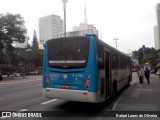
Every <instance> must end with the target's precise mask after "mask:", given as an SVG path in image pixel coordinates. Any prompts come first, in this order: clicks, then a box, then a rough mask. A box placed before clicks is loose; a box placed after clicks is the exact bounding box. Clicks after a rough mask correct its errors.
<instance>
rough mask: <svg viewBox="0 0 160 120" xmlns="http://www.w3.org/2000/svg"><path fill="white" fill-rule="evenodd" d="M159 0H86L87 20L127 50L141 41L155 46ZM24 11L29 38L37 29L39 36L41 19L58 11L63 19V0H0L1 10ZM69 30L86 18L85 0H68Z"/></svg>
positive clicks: (107, 37)
mask: <svg viewBox="0 0 160 120" xmlns="http://www.w3.org/2000/svg"><path fill="white" fill-rule="evenodd" d="M157 3H160V0H86V7H87V21H88V23H89V24H93V25H94V26H95V27H96V28H97V29H98V30H99V31H100V29H101V33H102V34H101V35H102V40H103V41H104V42H106V43H108V44H109V45H111V46H113V47H115V41H114V40H113V39H114V38H115V37H117V38H118V39H119V40H118V41H117V43H118V45H117V46H118V49H119V50H120V51H122V52H125V53H128V52H129V50H130V52H131V51H132V50H138V49H139V48H140V47H142V45H145V46H146V47H154V33H153V27H154V26H155V25H156V24H157V21H156V4H157ZM7 12H9V13H12V14H16V13H19V14H21V16H22V17H24V20H25V26H26V28H27V29H28V36H29V37H30V42H31V41H32V38H33V32H34V29H35V30H36V32H37V35H38V37H39V30H38V19H39V18H40V17H43V16H46V15H50V14H55V15H59V16H61V18H62V19H63V3H62V0H0V13H3V14H5V13H7ZM66 13H67V18H66V19H67V31H71V30H72V27H73V26H79V24H80V22H83V21H84V0H68V2H67V11H66Z"/></svg>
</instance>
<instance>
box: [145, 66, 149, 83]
mask: <svg viewBox="0 0 160 120" xmlns="http://www.w3.org/2000/svg"><path fill="white" fill-rule="evenodd" d="M144 76H145V78H146V79H147V82H148V84H150V80H149V77H150V71H149V69H148V68H147V67H145V69H144Z"/></svg>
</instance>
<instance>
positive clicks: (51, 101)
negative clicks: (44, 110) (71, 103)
mask: <svg viewBox="0 0 160 120" xmlns="http://www.w3.org/2000/svg"><path fill="white" fill-rule="evenodd" d="M57 100H58V99H53V100H49V101H46V102H43V103H41V104H42V105H45V104H48V103H51V102H54V101H57Z"/></svg>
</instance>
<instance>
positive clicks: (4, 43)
mask: <svg viewBox="0 0 160 120" xmlns="http://www.w3.org/2000/svg"><path fill="white" fill-rule="evenodd" d="M26 32H27V30H26V28H25V26H24V20H23V18H22V17H21V16H20V14H15V15H13V14H10V13H7V14H0V53H1V55H2V56H1V59H0V62H1V63H5V62H6V58H7V60H8V62H9V61H11V56H12V55H13V49H14V48H13V47H12V43H13V42H14V41H15V42H21V43H23V42H24V41H25V34H26ZM4 60H5V61H4Z"/></svg>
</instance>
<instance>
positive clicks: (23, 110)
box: [19, 109, 28, 112]
mask: <svg viewBox="0 0 160 120" xmlns="http://www.w3.org/2000/svg"><path fill="white" fill-rule="evenodd" d="M25 111H28V109H22V110H19V112H25Z"/></svg>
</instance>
